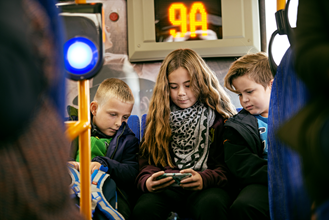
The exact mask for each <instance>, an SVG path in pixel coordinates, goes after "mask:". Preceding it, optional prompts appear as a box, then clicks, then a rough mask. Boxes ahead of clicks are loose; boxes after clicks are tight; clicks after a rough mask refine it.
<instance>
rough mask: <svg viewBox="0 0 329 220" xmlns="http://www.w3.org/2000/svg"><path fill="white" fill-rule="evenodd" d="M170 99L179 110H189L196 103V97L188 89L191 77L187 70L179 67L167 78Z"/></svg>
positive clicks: (189, 88)
mask: <svg viewBox="0 0 329 220" xmlns="http://www.w3.org/2000/svg"><path fill="white" fill-rule="evenodd" d="M168 81H169V87H170V99H171V101H172V102H173V103H175V104H176V105H177V106H178V107H179V108H182V109H185V108H189V107H191V106H192V105H194V104H195V103H196V101H197V100H198V99H197V96H196V95H195V94H194V92H193V90H192V89H191V87H190V84H191V77H190V74H189V73H188V72H187V70H186V69H185V68H183V67H179V68H178V69H177V70H175V71H173V72H172V73H170V74H169V76H168Z"/></svg>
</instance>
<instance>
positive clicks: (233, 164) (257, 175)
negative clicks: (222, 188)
mask: <svg viewBox="0 0 329 220" xmlns="http://www.w3.org/2000/svg"><path fill="white" fill-rule="evenodd" d="M224 126H225V130H224V135H223V138H224V155H225V163H226V164H227V166H228V168H229V170H230V171H231V173H232V174H233V177H234V181H235V182H234V183H233V184H234V185H237V187H239V188H240V189H241V188H243V187H245V186H246V185H249V184H264V185H267V160H265V159H263V158H262V153H263V147H262V141H261V139H260V135H259V131H258V122H257V119H256V118H255V117H254V116H253V115H251V114H250V113H249V112H248V111H246V110H244V109H242V110H241V111H240V112H239V113H238V114H237V115H235V116H233V117H232V118H229V119H228V120H227V121H226V123H225V125H224Z"/></svg>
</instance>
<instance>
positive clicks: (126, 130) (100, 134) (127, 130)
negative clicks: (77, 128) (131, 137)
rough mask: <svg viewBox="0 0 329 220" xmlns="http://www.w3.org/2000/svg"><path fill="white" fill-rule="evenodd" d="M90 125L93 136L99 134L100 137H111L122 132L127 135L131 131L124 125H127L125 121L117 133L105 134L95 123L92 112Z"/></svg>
mask: <svg viewBox="0 0 329 220" xmlns="http://www.w3.org/2000/svg"><path fill="white" fill-rule="evenodd" d="M90 125H91V136H94V137H95V136H97V137H99V138H107V139H109V138H114V137H115V136H118V135H121V134H122V132H123V134H125V135H126V134H128V133H129V129H124V127H125V126H127V124H126V122H123V123H122V125H121V126H120V128H119V130H118V131H117V133H116V134H115V135H114V136H108V135H106V134H104V133H103V132H101V131H100V130H99V129H98V128H97V126H96V125H95V124H94V123H93V114H90ZM127 132H128V133H127Z"/></svg>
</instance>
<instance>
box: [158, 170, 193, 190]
mask: <svg viewBox="0 0 329 220" xmlns="http://www.w3.org/2000/svg"><path fill="white" fill-rule="evenodd" d="M169 176H171V177H172V178H173V179H174V180H175V182H174V183H173V184H171V185H170V186H175V187H177V186H179V185H180V181H181V180H183V179H185V178H188V177H191V176H192V174H191V173H164V174H162V175H161V176H159V177H157V180H160V179H163V178H166V177H169Z"/></svg>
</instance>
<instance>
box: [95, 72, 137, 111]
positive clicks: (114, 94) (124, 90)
mask: <svg viewBox="0 0 329 220" xmlns="http://www.w3.org/2000/svg"><path fill="white" fill-rule="evenodd" d="M110 98H117V99H119V100H120V101H122V102H125V103H131V104H134V103H135V99H134V96H133V93H132V91H131V89H130V88H129V86H128V85H127V83H125V82H124V81H122V80H120V79H115V78H109V79H105V80H104V81H103V82H102V83H101V84H100V85H99V87H98V89H97V91H96V94H95V97H94V101H96V102H97V103H98V105H102V104H103V103H104V101H107V100H108V99H110Z"/></svg>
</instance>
